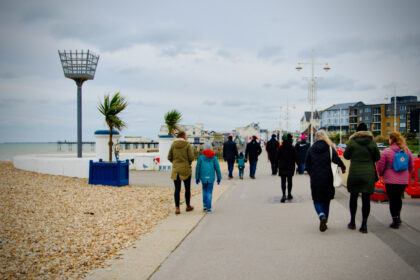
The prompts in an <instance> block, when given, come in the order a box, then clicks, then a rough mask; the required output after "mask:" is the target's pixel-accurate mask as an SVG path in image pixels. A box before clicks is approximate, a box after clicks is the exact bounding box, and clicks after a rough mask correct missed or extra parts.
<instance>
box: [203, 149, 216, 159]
mask: <svg viewBox="0 0 420 280" xmlns="http://www.w3.org/2000/svg"><path fill="white" fill-rule="evenodd" d="M203 155H204V156H205V157H206V158H213V157H214V156H215V153H214V151H213V150H204V151H203Z"/></svg>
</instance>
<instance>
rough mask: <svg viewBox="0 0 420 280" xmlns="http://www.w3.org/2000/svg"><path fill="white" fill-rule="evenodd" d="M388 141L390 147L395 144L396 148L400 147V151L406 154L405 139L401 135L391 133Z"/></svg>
mask: <svg viewBox="0 0 420 280" xmlns="http://www.w3.org/2000/svg"><path fill="white" fill-rule="evenodd" d="M389 139H390V140H391V145H392V144H394V143H395V144H397V145H398V147H400V148H401V149H403V150H404V151H405V152H407V145H406V143H405V139H404V137H403V136H402V135H401V133H399V132H396V131H395V132H392V133H391V134H390V135H389Z"/></svg>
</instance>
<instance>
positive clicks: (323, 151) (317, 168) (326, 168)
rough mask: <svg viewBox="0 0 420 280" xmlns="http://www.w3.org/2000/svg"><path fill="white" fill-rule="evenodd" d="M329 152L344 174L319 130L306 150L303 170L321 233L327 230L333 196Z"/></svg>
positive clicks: (324, 135)
mask: <svg viewBox="0 0 420 280" xmlns="http://www.w3.org/2000/svg"><path fill="white" fill-rule="evenodd" d="M330 151H331V154H332V162H334V163H335V164H337V165H338V166H339V167H341V170H342V172H343V173H344V172H345V171H346V167H345V165H344V163H343V162H342V161H341V159H340V157H339V156H338V154H337V151H336V150H335V146H334V144H333V143H332V141H331V140H330V138H329V137H328V135H327V133H326V132H325V131H324V130H319V131H318V132H317V133H316V134H315V143H314V144H313V145H312V146H311V147H310V148H309V150H308V154H307V156H306V163H305V168H306V171H308V174H309V176H310V178H311V194H312V200H313V201H314V206H315V210H316V212H317V214H318V217H319V220H320V224H319V230H320V231H322V232H324V231H325V230H326V229H327V228H328V227H327V222H328V215H329V211H330V202H331V199H333V198H334V195H335V189H334V186H333V173H332V170H331V156H330Z"/></svg>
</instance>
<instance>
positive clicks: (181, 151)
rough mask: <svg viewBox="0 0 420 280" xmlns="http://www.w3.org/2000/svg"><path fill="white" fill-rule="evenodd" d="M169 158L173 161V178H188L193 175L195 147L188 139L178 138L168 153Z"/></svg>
mask: <svg viewBox="0 0 420 280" xmlns="http://www.w3.org/2000/svg"><path fill="white" fill-rule="evenodd" d="M168 160H169V161H170V162H172V174H171V179H172V180H176V179H177V177H178V175H179V179H181V180H186V179H188V177H190V176H191V163H192V162H193V160H194V152H193V149H192V147H191V145H190V143H188V142H187V141H185V140H184V139H182V138H176V139H175V141H174V142H173V143H172V145H171V148H170V149H169V153H168Z"/></svg>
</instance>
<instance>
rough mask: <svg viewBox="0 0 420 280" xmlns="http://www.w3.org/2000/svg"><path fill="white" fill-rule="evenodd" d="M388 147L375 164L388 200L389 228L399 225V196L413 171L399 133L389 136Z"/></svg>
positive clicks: (410, 157) (405, 146) (411, 162)
mask: <svg viewBox="0 0 420 280" xmlns="http://www.w3.org/2000/svg"><path fill="white" fill-rule="evenodd" d="M389 145H390V147H389V148H387V149H385V150H384V151H383V152H382V153H381V158H380V159H379V161H378V163H377V169H378V173H379V175H380V176H383V181H384V183H385V188H386V193H387V194H388V198H389V211H390V213H391V217H392V223H391V224H390V225H389V226H390V227H391V228H394V229H398V228H399V227H400V225H401V208H402V200H401V196H402V194H403V192H404V190H405V188H406V187H407V185H408V183H409V182H408V178H409V173H411V172H412V171H413V157H412V155H411V152H410V150H409V149H408V148H407V145H406V143H405V139H404V137H403V136H402V135H401V134H400V133H399V132H392V133H391V134H390V135H389Z"/></svg>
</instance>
